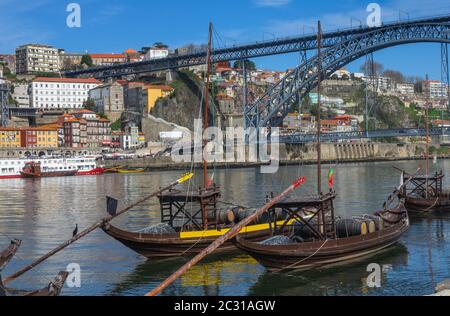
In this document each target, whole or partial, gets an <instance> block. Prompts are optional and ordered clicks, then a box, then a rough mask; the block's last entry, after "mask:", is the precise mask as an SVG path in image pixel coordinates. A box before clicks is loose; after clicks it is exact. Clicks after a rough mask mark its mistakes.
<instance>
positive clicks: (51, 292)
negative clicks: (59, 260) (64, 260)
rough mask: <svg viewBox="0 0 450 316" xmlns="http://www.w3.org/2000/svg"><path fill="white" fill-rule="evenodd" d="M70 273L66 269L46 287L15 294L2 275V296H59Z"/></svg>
mask: <svg viewBox="0 0 450 316" xmlns="http://www.w3.org/2000/svg"><path fill="white" fill-rule="evenodd" d="M68 276H69V273H68V272H66V271H61V272H60V273H59V274H58V275H57V276H56V278H55V279H54V280H53V281H51V282H50V283H49V284H48V285H47V286H46V287H44V288H42V289H40V290H37V291H34V292H29V293H23V294H20V293H19V294H14V293H12V292H14V291H10V290H8V289H6V288H5V286H4V285H3V282H2V279H1V277H0V296H38V297H39V296H59V295H60V294H61V291H62V289H63V287H64V284H65V283H66V280H67V277H68Z"/></svg>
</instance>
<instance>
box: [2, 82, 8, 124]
mask: <svg viewBox="0 0 450 316" xmlns="http://www.w3.org/2000/svg"><path fill="white" fill-rule="evenodd" d="M0 79H2V78H0ZM8 102H9V86H8V84H7V83H6V81H5V83H4V84H0V107H1V109H0V110H1V114H2V121H1V123H2V127H7V126H8V121H9V113H8V111H9V108H8Z"/></svg>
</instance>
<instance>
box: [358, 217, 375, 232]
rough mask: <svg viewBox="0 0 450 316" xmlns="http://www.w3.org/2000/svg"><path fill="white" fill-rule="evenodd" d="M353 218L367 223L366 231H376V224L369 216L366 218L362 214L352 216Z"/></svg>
mask: <svg viewBox="0 0 450 316" xmlns="http://www.w3.org/2000/svg"><path fill="white" fill-rule="evenodd" d="M353 219H354V220H356V221H358V222H365V223H366V225H367V232H368V233H369V234H372V233H375V232H376V231H377V225H376V224H375V222H374V221H373V220H371V219H370V218H366V217H363V216H354V217H353Z"/></svg>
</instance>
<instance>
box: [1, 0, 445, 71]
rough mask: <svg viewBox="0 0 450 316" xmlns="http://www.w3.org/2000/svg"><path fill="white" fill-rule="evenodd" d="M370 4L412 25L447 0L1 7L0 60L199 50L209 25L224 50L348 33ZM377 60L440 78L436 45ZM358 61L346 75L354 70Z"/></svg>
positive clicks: (280, 61) (285, 59) (10, 0)
mask: <svg viewBox="0 0 450 316" xmlns="http://www.w3.org/2000/svg"><path fill="white" fill-rule="evenodd" d="M71 2H76V3H79V4H80V6H81V10H82V16H81V23H82V27H81V28H79V29H70V28H68V27H67V26H66V18H67V15H68V13H67V12H66V6H67V5H68V4H69V3H71ZM370 2H377V3H378V4H380V6H381V8H382V19H383V21H384V22H388V21H392V20H397V19H398V18H399V14H400V15H401V17H402V18H406V17H407V14H406V13H405V12H406V11H407V12H408V14H409V16H410V17H411V18H416V17H423V16H431V15H440V14H445V13H450V3H449V2H448V0H426V1H425V0H383V1H381V0H379V1H376V0H373V1H356V0H339V1H336V0H333V1H329V0H321V1H317V0H315V1H306V0H227V1H217V0H216V1H212V0H171V1H154V0H145V1H144V0H72V1H65V0H34V1H19V0H0V21H1V22H0V23H1V25H0V53H12V52H13V51H14V49H15V47H16V46H19V45H21V44H25V43H29V42H38V43H46V44H50V45H53V46H56V47H59V48H64V49H66V51H73V52H83V51H88V52H90V53H112V52H114V53H118V52H122V51H123V50H125V49H127V48H130V47H131V48H134V49H140V48H141V47H143V46H148V45H151V44H152V43H154V42H156V41H162V42H165V43H167V44H169V45H170V46H171V47H178V46H182V45H184V44H188V43H195V44H199V43H203V42H205V41H206V37H207V29H208V23H209V21H210V20H212V21H213V23H214V26H215V29H216V31H217V32H218V34H219V35H220V37H221V39H222V41H223V43H224V44H228V45H233V44H235V43H247V42H254V41H261V40H263V39H269V38H272V37H283V36H289V35H296V34H302V33H303V32H306V33H310V32H312V27H313V26H315V25H316V24H317V19H320V20H321V21H322V24H323V27H324V30H325V31H326V30H333V29H337V28H343V27H349V26H350V24H351V19H359V20H362V21H363V22H364V21H365V20H366V18H367V15H368V13H367V12H366V7H367V5H368V4H369V3H370ZM353 23H354V24H358V23H359V22H357V20H353ZM217 44H219V43H217ZM221 44H222V43H221ZM375 59H376V60H377V61H379V62H381V63H382V64H384V66H385V68H387V69H396V70H400V71H402V72H403V73H405V74H406V75H420V76H424V75H425V73H429V74H430V77H432V78H435V79H439V78H440V46H439V45H438V44H415V45H406V46H400V47H396V48H390V49H386V50H384V51H381V52H377V53H376V54H375ZM297 61H298V55H297V54H291V55H284V56H274V57H267V58H259V59H256V60H255V62H256V63H257V64H258V66H260V67H262V68H267V69H278V70H284V69H286V68H289V67H293V66H295V65H296V63H297ZM362 62H363V61H357V62H355V63H353V64H351V65H349V67H348V68H349V69H350V70H352V71H357V70H358V69H359V66H360V65H361V64H362Z"/></svg>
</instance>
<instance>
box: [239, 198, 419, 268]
mask: <svg viewBox="0 0 450 316" xmlns="http://www.w3.org/2000/svg"><path fill="white" fill-rule="evenodd" d="M327 199H329V197H322V198H319V199H317V201H316V206H317V209H318V211H317V215H316V216H314V217H313V218H318V221H316V222H314V224H313V225H311V224H310V223H311V221H310V222H309V224H308V222H306V221H304V222H303V224H302V225H301V226H300V227H299V226H298V225H297V227H296V228H295V229H287V230H286V228H289V227H288V226H287V225H285V227H284V230H283V231H282V232H283V233H285V232H286V231H288V232H290V233H291V234H283V236H284V239H283V242H281V243H280V244H270V242H268V243H267V241H266V242H262V243H256V242H253V241H250V240H245V238H241V237H238V238H237V239H236V245H237V247H238V248H239V249H241V250H243V251H245V252H246V253H248V254H249V255H250V256H252V257H253V258H255V259H256V260H257V261H258V262H259V263H261V264H262V265H263V266H264V267H266V268H267V270H268V271H271V272H277V271H289V270H305V269H311V268H315V267H319V266H323V265H330V264H337V263H340V262H345V261H351V260H355V259H358V258H361V257H365V256H369V255H372V254H374V253H376V252H379V251H381V250H383V249H385V248H388V247H390V246H392V245H394V244H395V243H397V242H398V240H399V239H400V237H401V236H402V234H403V233H405V232H406V231H407V230H408V229H409V225H410V223H409V217H408V212H407V210H406V208H405V206H404V201H400V202H399V204H398V205H397V206H396V207H395V208H391V209H386V210H383V211H381V212H378V213H376V214H375V215H373V217H369V216H368V217H367V220H368V221H371V219H372V218H379V223H383V224H382V225H379V226H377V228H376V230H375V231H372V232H367V231H366V232H362V233H356V234H354V235H353V234H350V233H349V231H351V229H350V228H351V226H350V225H348V227H346V229H342V225H341V230H340V231H339V229H338V227H339V223H340V222H339V221H338V222H336V223H335V224H332V223H331V222H330V217H329V216H328V215H326V213H325V212H324V210H323V209H322V207H323V205H326V204H327ZM307 205H308V206H311V205H310V204H307ZM291 215H293V214H291ZM321 218H322V220H321ZM324 218H325V219H326V218H328V219H327V220H325V221H324V220H323V219H324ZM299 221H300V219H299ZM330 223H331V225H330ZM341 223H342V222H341ZM343 223H351V222H349V221H345V222H343ZM356 223H358V221H357V222H356ZM290 228H292V227H290ZM306 237H310V238H309V239H307V238H306Z"/></svg>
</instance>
